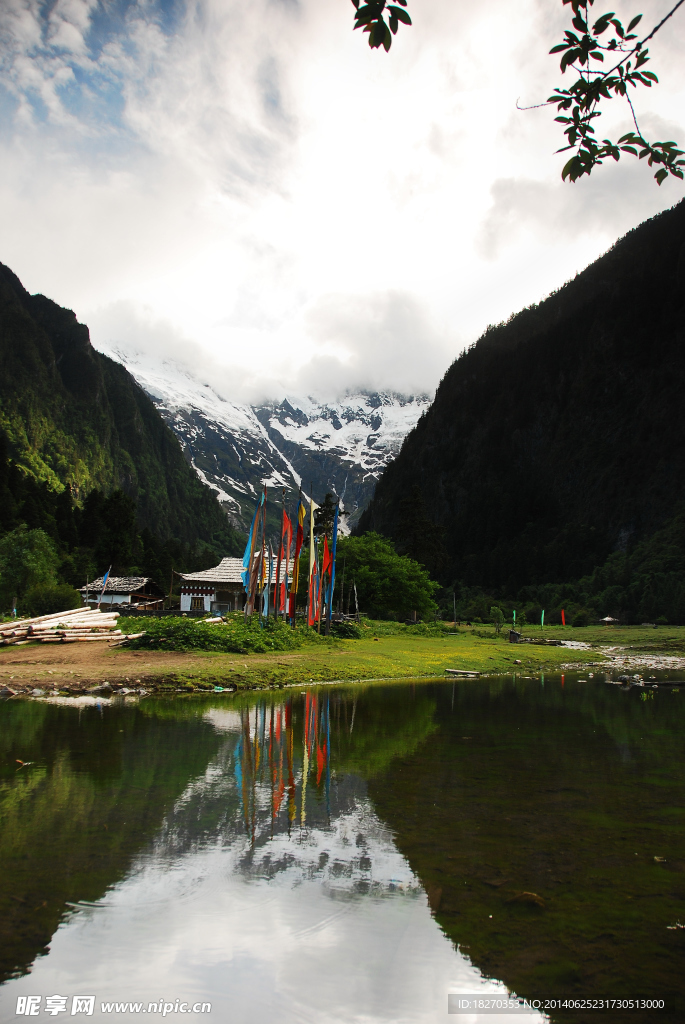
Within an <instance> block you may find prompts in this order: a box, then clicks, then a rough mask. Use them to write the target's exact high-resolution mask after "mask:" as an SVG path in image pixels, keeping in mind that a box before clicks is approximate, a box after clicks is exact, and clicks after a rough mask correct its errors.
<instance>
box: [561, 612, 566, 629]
mask: <svg viewBox="0 0 685 1024" xmlns="http://www.w3.org/2000/svg"><path fill="white" fill-rule="evenodd" d="M561 624H562V626H565V625H566V616H565V615H564V609H563V608H562V609H561Z"/></svg>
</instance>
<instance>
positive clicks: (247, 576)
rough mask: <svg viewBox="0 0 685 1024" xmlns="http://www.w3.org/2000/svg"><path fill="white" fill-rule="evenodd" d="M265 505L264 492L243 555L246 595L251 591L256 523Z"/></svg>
mask: <svg viewBox="0 0 685 1024" xmlns="http://www.w3.org/2000/svg"><path fill="white" fill-rule="evenodd" d="M263 504H264V492H262V496H261V498H260V500H259V501H258V502H257V507H256V508H255V510H254V515H253V516H252V526H251V527H250V532H249V533H248V535H247V544H246V545H245V554H244V555H243V571H242V572H241V574H240V576H241V579H242V581H243V587H244V588H245V593H247V591H248V590H249V589H250V556H251V554H252V538H253V536H254V530H255V523H256V522H257V513H258V512H259V510H260V508H261V507H262V505H263Z"/></svg>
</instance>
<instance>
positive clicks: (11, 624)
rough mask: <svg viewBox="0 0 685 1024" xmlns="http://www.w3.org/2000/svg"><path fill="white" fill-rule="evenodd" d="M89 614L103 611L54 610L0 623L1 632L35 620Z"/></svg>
mask: <svg viewBox="0 0 685 1024" xmlns="http://www.w3.org/2000/svg"><path fill="white" fill-rule="evenodd" d="M89 614H91V615H101V614H102V612H96V611H91V612H89V611H88V609H84V608H71V609H70V610H69V611H65V612H53V613H52V614H51V615H37V616H36V617H35V618H33V619H18V620H15V621H14V622H5V623H3V624H2V625H0V634H1V633H4V632H6V631H7V630H8V629H16V627H17V626H19V625H21V626H30V625H32V624H33V623H34V622H43V623H47V622H59V621H60V620H61V619H64V618H72V617H73V616H75V615H80V616H81V617H83V616H86V615H89ZM110 614H113V615H117V616H118V614H119V613H118V612H111V613H110Z"/></svg>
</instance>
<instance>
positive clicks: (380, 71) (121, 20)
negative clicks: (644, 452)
mask: <svg viewBox="0 0 685 1024" xmlns="http://www.w3.org/2000/svg"><path fill="white" fill-rule="evenodd" d="M671 6H672V4H671V3H670V0H666V2H662V0H644V3H643V4H642V5H640V6H637V7H636V6H635V4H634V3H629V4H624V3H622V2H619V3H618V4H614V5H613V9H614V10H616V11H617V12H619V13H620V14H622V15H623V14H625V15H627V17H628V18H629V17H630V15H631V14H633V13H636V12H640V11H644V13H645V19H644V21H645V24H647V23H648V22H649V26H650V27H651V25H652V24H654V23H655V22H656V21H658V20H659V19H660V17H661V16H663V14H664V13H666V11H668V10H669V8H670V7H671ZM409 9H410V12H411V14H412V17H413V19H414V26H413V27H412V28H406V29H400V32H399V34H398V36H397V37H396V40H395V42H394V44H393V47H392V49H391V51H390V53H389V54H386V53H385V52H383V51H381V52H378V51H370V50H369V48H368V46H367V45H366V42H365V38H364V37H363V36H361V35H360V33H358V32H357V33H353V32H352V31H351V28H352V15H353V8H352V5H351V4H350V2H349V0H251V2H250V3H247V2H242V3H241V2H240V0H1V2H0V46H1V63H0V74H1V76H2V78H1V84H0V147H1V148H0V216H1V223H2V231H1V233H0V261H2V262H3V263H5V264H7V265H8V266H10V267H11V268H12V269H13V270H14V271H15V272H16V273H17V274H18V275H19V277H20V278H21V279H22V281H23V283H24V285H25V286H26V287H27V288H28V289H29V290H30V291H31V292H42V293H43V294H46V295H49V296H50V297H51V298H53V299H55V301H57V302H59V303H60V304H61V305H64V306H69V307H71V308H72V309H74V310H75V312H76V314H77V316H78V317H79V319H80V320H82V321H83V322H86V323H88V324H89V326H90V328H91V333H92V339H93V342H94V344H95V345H96V347H99V348H101V349H103V350H108V349H112V348H119V349H121V350H128V351H134V350H135V351H142V352H145V353H147V354H148V356H149V357H150V358H153V359H161V358H163V357H164V356H170V357H172V358H174V359H177V360H180V361H181V362H184V361H185V362H186V363H187V364H188V365H189V366H190V367H191V368H192V369H193V370H194V371H195V372H196V373H197V374H198V375H199V376H201V377H204V378H206V379H208V380H211V381H212V382H214V383H216V382H220V383H221V387H222V388H223V390H225V391H226V392H227V394H228V393H230V397H237V398H241V397H242V398H255V397H264V396H267V395H268V396H270V397H271V396H273V397H275V396H276V395H277V394H278V393H280V392H282V391H283V390H289V391H291V392H294V393H298V392H299V393H302V392H303V391H308V392H309V393H313V394H318V395H319V396H320V397H324V396H325V395H326V396H327V395H329V394H332V393H334V392H336V391H337V392H339V391H340V390H341V389H344V388H348V387H354V386H370V387H389V388H395V389H399V390H404V391H416V390H420V389H431V388H433V387H434V386H435V385H436V383H437V381H438V380H439V379H440V377H441V375H442V373H444V371H445V369H446V368H447V366H448V365H449V363H450V362H451V361H452V360H453V359H454V357H455V356H456V355H457V354H458V353H459V352H460V351H461V350H462V349H463V347H464V346H466V345H469V344H471V343H472V342H473V341H474V340H476V338H477V337H478V335H479V334H480V332H481V331H482V330H483V329H484V328H485V327H486V325H487V324H488V323H495V322H498V321H500V320H502V319H505V318H506V317H507V316H509V315H510V314H511V313H512V312H514V311H516V310H517V309H519V308H520V307H521V306H523V305H525V304H527V303H530V302H532V301H536V300H538V299H540V298H542V297H544V296H545V295H546V294H547V293H549V292H550V291H551V290H552V289H553V288H555V287H558V286H559V285H560V284H562V283H563V282H564V281H566V280H568V279H569V278H570V277H572V276H573V275H574V274H575V273H576V272H577V271H578V270H580V269H582V268H583V267H584V266H585V265H586V264H587V263H588V262H589V261H591V260H592V259H593V258H595V257H596V256H598V255H599V254H600V253H601V252H603V251H604V250H605V249H606V248H607V247H608V246H609V245H611V243H612V242H613V241H614V240H615V238H616V237H617V236H619V235H620V234H622V233H624V232H625V231H627V230H629V229H630V228H631V227H633V226H635V225H636V224H637V223H639V222H640V221H641V220H643V219H644V218H645V217H648V216H650V215H652V214H654V213H656V212H658V211H659V210H662V209H665V208H667V207H669V206H671V205H672V204H673V203H675V202H677V201H678V200H679V199H680V198H681V197H682V195H683V191H684V190H683V185H682V183H680V182H675V181H671V180H670V181H668V182H667V183H665V184H664V185H663V186H662V187H661V188H658V187H657V186H656V185H655V184H654V183H653V181H652V178H651V174H650V172H649V170H648V168H646V167H645V165H644V162H643V163H642V164H640V165H638V164H637V162H636V161H635V160H634V159H632V158H629V157H626V158H625V159H624V160H622V161H621V163H620V164H618V165H614V166H611V167H606V168H604V169H602V170H601V171H600V172H599V173H597V174H596V175H593V178H592V179H590V180H587V179H586V180H584V181H582V182H579V183H577V184H575V185H563V184H562V183H561V181H560V177H559V175H560V170H561V167H562V165H563V162H564V160H565V159H566V157H565V156H563V155H560V156H555V155H554V150H555V149H557V148H558V147H559V146H560V145H561V144H562V142H563V137H562V136H561V134H560V130H559V126H557V125H555V124H554V122H553V114H552V112H550V111H549V110H545V109H543V110H532V111H528V112H520V111H518V110H517V109H516V101H517V99H519V100H520V103H521V104H527V103H535V102H539V101H540V100H542V99H545V98H546V97H547V96H548V95H549V93H550V92H551V91H552V89H553V88H554V86H555V85H557V84H559V83H561V82H562V79H561V78H560V75H559V71H558V64H557V60H556V59H555V58H554V57H550V56H548V55H547V52H548V50H549V49H550V47H551V46H552V45H554V43H555V42H557V41H558V39H559V38H560V36H561V34H562V26H564V25H565V24H566V23H567V17H568V8H563V7H562V4H561V2H560V0H516V2H514V0H479V3H473V2H472V0H410V3H409ZM604 9H605V7H604V6H603V5H602V4H601V2H599V0H598V3H597V4H596V5H595V10H596V11H597V13H598V14H599V13H600V12H601V11H603V10H604ZM684 10H685V9H684ZM684 42H685V14H681V13H679V14H678V15H676V17H675V18H674V19H673V21H672V22H670V23H669V27H668V28H667V29H665V30H662V32H661V33H659V36H658V37H657V39H656V40H655V42H654V44H653V45H652V47H651V53H652V56H653V58H654V60H653V64H652V66H653V68H654V70H655V71H656V72H657V73H658V74H659V77H660V80H661V84H660V86H658V87H657V88H656V89H652V90H651V92H648V91H647V90H643V91H642V92H641V94H640V95H639V99H638V103H637V109H638V113H639V114H640V116H641V122H642V128H643V131H644V132H645V134H647V135H648V136H649V134H651V135H652V137H656V138H658V139H663V138H665V137H666V138H674V139H677V140H679V141H680V142H683V141H685V114H684V113H683V111H684V110H685V102H684V101H685V72H683V70H682V67H681V64H682V51H683V43H684ZM567 77H568V76H567ZM611 106H612V107H614V108H616V109H615V112H613V113H612V114H610V115H609V116H606V115H605V118H604V121H605V122H606V124H603V125H602V129H603V130H602V132H601V133H600V137H601V136H603V135H604V134H605V131H604V129H606V133H608V132H609V131H611V132H620V131H627V130H629V129H630V127H631V125H630V123H629V121H628V118H627V113H628V112H627V110H626V108H625V107H624V106H622V105H619V101H614V102H613V103H612V104H611Z"/></svg>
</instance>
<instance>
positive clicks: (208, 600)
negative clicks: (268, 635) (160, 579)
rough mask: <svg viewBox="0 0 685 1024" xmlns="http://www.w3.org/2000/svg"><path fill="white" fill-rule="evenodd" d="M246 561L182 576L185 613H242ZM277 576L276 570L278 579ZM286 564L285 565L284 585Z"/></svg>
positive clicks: (236, 560) (233, 560) (228, 560)
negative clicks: (243, 574)
mask: <svg viewBox="0 0 685 1024" xmlns="http://www.w3.org/2000/svg"><path fill="white" fill-rule="evenodd" d="M242 571H243V560H242V558H222V559H221V561H220V562H219V564H218V565H215V566H214V568H213V569H202V570H201V571H200V572H185V573H181V574H180V575H181V611H182V612H218V613H219V614H222V615H223V614H225V613H226V612H239V611H242V610H243V608H244V607H245V601H246V600H247V594H246V593H245V588H244V587H243V577H242V575H241V574H242ZM275 574H276V570H275V566H274V576H275ZM284 578H285V563H284V562H282V563H281V582H282V581H283V580H284Z"/></svg>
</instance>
